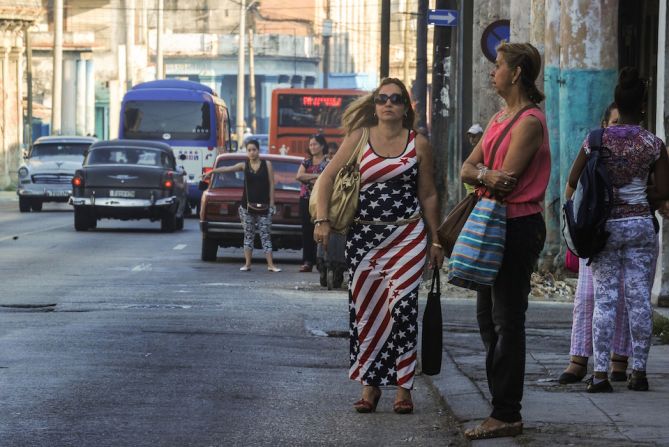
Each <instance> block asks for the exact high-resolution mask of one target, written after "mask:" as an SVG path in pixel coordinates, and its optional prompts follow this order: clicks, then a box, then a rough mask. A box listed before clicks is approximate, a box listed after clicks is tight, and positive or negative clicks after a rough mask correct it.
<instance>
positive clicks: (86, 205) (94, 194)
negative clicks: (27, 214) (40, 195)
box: [70, 140, 187, 232]
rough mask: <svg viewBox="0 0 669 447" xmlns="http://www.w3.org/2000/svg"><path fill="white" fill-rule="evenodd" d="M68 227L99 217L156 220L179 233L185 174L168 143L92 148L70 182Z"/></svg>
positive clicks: (89, 225) (85, 227) (112, 144)
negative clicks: (71, 213)
mask: <svg viewBox="0 0 669 447" xmlns="http://www.w3.org/2000/svg"><path fill="white" fill-rule="evenodd" d="M72 186H73V188H72V197H71V199H70V204H71V205H73V206H74V228H75V229H76V230H77V231H85V230H88V229H89V228H95V227H96V225H97V221H98V220H99V219H104V218H108V219H121V220H130V219H150V220H151V221H156V220H160V229H161V230H162V231H165V232H171V231H174V230H181V229H183V224H184V210H185V207H186V200H187V199H186V173H185V171H184V170H183V169H181V168H177V166H176V160H175V159H174V154H173V152H172V149H171V148H170V146H169V145H168V144H165V143H160V142H154V141H141V140H111V141H101V142H98V143H95V144H93V145H92V146H91V147H90V149H89V150H88V152H87V153H86V158H85V159H84V163H83V166H82V168H81V169H79V170H78V171H76V173H75V174H74V178H73V179H72Z"/></svg>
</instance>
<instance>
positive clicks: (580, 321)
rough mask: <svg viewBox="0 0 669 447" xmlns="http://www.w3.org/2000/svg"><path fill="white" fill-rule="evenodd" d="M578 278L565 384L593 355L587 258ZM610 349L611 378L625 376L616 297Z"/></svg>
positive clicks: (614, 109)
mask: <svg viewBox="0 0 669 447" xmlns="http://www.w3.org/2000/svg"><path fill="white" fill-rule="evenodd" d="M619 116H620V115H619V113H618V106H616V103H615V102H613V103H611V104H610V105H609V106H608V107H607V108H606V110H605V111H604V117H603V118H602V122H601V126H602V127H603V128H607V127H609V126H615V125H616V124H617V123H618V118H619ZM573 194H574V190H573V189H572V187H571V186H569V184H567V188H566V191H565V197H566V198H567V199H569V198H571V196H572V195H573ZM578 263H579V266H578V282H577V284H576V294H575V295H574V312H573V318H572V325H571V347H570V349H569V355H570V356H571V357H570V359H569V365H568V366H567V368H566V369H565V370H564V372H563V373H562V374H561V375H560V377H559V378H558V382H559V383H561V384H563V385H565V384H569V383H576V382H580V381H581V380H583V378H584V377H585V376H586V374H587V372H588V358H589V357H590V356H591V355H592V312H593V310H594V306H595V291H594V288H593V285H592V270H591V269H590V266H589V265H587V264H588V260H587V259H579V261H578ZM615 324H616V326H615V333H614V337H613V349H612V351H611V376H610V379H611V380H612V381H614V382H624V381H626V380H627V359H628V357H629V355H630V349H631V345H630V332H629V322H628V319H627V309H625V301H624V300H622V299H621V300H618V310H617V318H616V323H615Z"/></svg>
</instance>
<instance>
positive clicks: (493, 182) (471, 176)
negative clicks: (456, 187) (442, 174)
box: [460, 117, 516, 195]
mask: <svg viewBox="0 0 669 447" xmlns="http://www.w3.org/2000/svg"><path fill="white" fill-rule="evenodd" d="M493 119H495V118H494V117H493V118H491V119H490V121H489V122H488V126H486V130H485V132H484V133H483V137H481V139H480V140H479V142H478V143H476V146H475V147H474V149H473V150H472V153H471V154H469V157H467V159H466V160H465V162H464V163H463V164H462V168H461V169H460V179H461V180H462V181H463V182H465V183H468V184H470V185H474V186H478V185H485V186H486V187H487V188H488V189H489V190H491V191H493V192H495V193H497V194H501V195H504V194H508V193H509V192H510V191H511V190H512V189H513V187H514V186H516V179H515V178H514V177H512V176H510V175H509V174H507V173H506V172H504V171H497V170H494V169H489V168H488V166H486V165H485V164H484V163H483V162H484V161H485V160H484V158H483V140H484V139H485V136H486V134H487V133H488V128H489V127H490V124H491V123H492V120H493ZM495 143H496V142H494V143H493V144H495Z"/></svg>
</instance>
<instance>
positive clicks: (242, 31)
mask: <svg viewBox="0 0 669 447" xmlns="http://www.w3.org/2000/svg"><path fill="white" fill-rule="evenodd" d="M245 40H246V0H241V1H240V6H239V53H238V56H239V57H238V60H237V145H238V146H237V147H238V148H240V149H241V147H242V143H243V142H244V51H245V49H246V42H245Z"/></svg>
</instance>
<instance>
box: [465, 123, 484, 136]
mask: <svg viewBox="0 0 669 447" xmlns="http://www.w3.org/2000/svg"><path fill="white" fill-rule="evenodd" d="M467 133H470V134H472V135H476V134H479V133H483V127H481V125H480V124H478V123H476V124H473V125H472V127H470V128H469V130H468V131H467Z"/></svg>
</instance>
